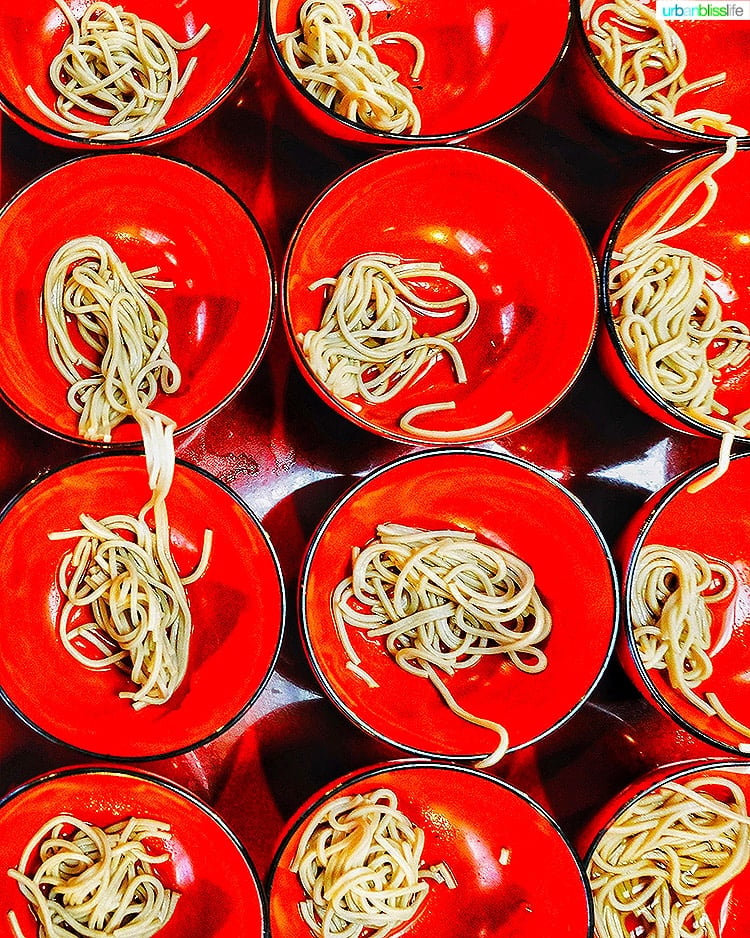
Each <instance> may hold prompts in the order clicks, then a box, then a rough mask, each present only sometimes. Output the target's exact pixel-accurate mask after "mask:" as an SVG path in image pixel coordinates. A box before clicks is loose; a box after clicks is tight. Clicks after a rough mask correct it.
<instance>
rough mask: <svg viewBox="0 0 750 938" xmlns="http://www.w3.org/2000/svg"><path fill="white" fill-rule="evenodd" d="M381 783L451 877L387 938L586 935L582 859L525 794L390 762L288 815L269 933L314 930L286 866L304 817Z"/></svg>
mask: <svg viewBox="0 0 750 938" xmlns="http://www.w3.org/2000/svg"><path fill="white" fill-rule="evenodd" d="M378 788H388V789H390V790H391V791H393V792H394V793H395V794H396V796H397V798H398V808H399V810H400V811H402V812H403V813H404V814H405V815H406V816H407V817H408V818H409V820H411V821H412V823H413V824H415V825H416V826H417V827H420V828H422V830H423V831H424V835H425V846H424V851H423V854H422V856H423V860H424V865H425V866H432V865H434V864H436V863H439V862H441V861H444V862H445V863H447V864H448V866H449V868H450V870H451V872H452V873H453V875H454V877H455V879H456V881H457V886H456V888H455V889H453V890H450V889H447V888H446V887H445V886H444V885H442V884H438V883H431V884H430V891H429V894H428V896H427V898H426V899H425V900H424V902H423V904H422V906H421V907H420V909H419V912H418V913H417V916H416V917H415V919H414V920H413V921H412V923H411V924H410V925H409V926H408V927H407V928H404V929H402V930H399V931H396V932H394V933H393V934H394V935H396V934H398V935H402V934H403V935H406V934H408V935H409V936H412V935H413V936H414V938H425V936H430V938H454V936H456V935H498V936H499V935H513V938H539V936H540V935H555V936H557V938H586V936H587V935H589V936H590V935H591V929H592V920H591V912H590V900H589V896H588V892H587V888H586V885H585V877H584V876H583V873H582V871H581V867H580V862H579V860H578V858H577V857H576V855H575V853H574V852H573V850H572V848H571V847H570V845H569V843H568V842H567V840H566V838H565V836H564V834H563V833H562V832H561V830H560V828H559V827H558V826H557V824H556V822H555V821H554V820H553V819H552V818H551V817H550V816H549V815H548V814H547V813H546V812H545V811H544V810H543V809H542V808H541V807H540V806H539V805H538V804H536V802H534V801H532V799H531V798H529V797H528V795H525V794H523V793H522V792H520V791H518V790H517V789H515V788H512V787H511V786H510V785H508V784H507V783H505V782H501V781H499V780H498V779H496V778H492V777H491V776H489V775H485V774H483V773H480V772H476V771H473V770H472V769H468V768H465V767H457V766H448V765H434V764H431V763H429V762H392V763H385V764H383V765H380V766H376V767H374V768H369V769H365V770H362V771H360V772H357V773H354V774H352V775H348V776H346V777H345V778H343V779H339V780H338V781H335V782H333V783H332V784H331V785H330V786H328V787H327V788H325V789H323V790H321V791H320V792H318V793H317V794H316V795H314V796H313V797H312V798H311V799H310V800H309V801H308V802H307V804H305V805H304V806H303V807H302V808H301V809H300V811H298V812H297V814H296V815H295V816H294V817H293V818H292V820H291V821H290V822H289V824H288V825H287V828H286V830H285V833H284V834H283V839H282V842H281V845H280V847H279V850H278V852H277V854H276V857H275V859H274V862H273V866H272V868H271V872H270V874H269V882H270V892H269V904H270V918H271V936H272V938H309V935H310V934H311V932H310V930H309V929H308V927H307V925H306V924H305V923H304V922H303V920H302V919H301V918H300V916H299V912H298V910H297V905H298V903H299V902H300V901H302V900H303V899H304V898H305V895H304V892H303V890H302V887H301V885H300V882H299V878H298V877H297V875H296V874H295V873H292V872H291V871H290V869H289V866H290V863H291V862H292V859H293V857H294V854H295V852H296V850H297V845H298V844H299V840H300V837H301V834H302V830H303V829H304V826H305V823H306V821H307V819H308V817H310V816H311V815H312V814H313V813H314V812H315V811H316V810H317V809H318V808H319V807H320V806H322V805H323V804H325V803H326V802H328V801H330V800H332V799H333V798H337V797H342V796H348V795H353V794H357V793H368V792H371V791H374V790H376V789H378ZM503 861H505V862H503ZM552 894H554V896H555V901H554V902H551V901H550V896H551V895H552Z"/></svg>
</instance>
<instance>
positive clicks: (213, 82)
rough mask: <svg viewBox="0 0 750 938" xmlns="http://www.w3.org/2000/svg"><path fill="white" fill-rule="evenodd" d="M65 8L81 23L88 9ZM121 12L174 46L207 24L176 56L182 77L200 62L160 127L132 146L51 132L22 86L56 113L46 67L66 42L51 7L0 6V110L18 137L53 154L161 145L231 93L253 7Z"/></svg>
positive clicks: (254, 29)
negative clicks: (19, 131)
mask: <svg viewBox="0 0 750 938" xmlns="http://www.w3.org/2000/svg"><path fill="white" fill-rule="evenodd" d="M65 2H67V3H68V5H69V6H70V7H71V8H72V9H73V10H74V12H75V14H76V15H77V18H79V19H80V16H81V14H82V13H83V11H84V10H85V9H86V8H87V7H88V6H89V3H87V2H78V3H73V2H72V0H65ZM112 5H113V6H116V5H117V4H116V3H113V4H112ZM122 6H123V7H124V9H125V10H126V11H127V12H128V13H134V14H136V15H137V16H140V17H141V18H143V19H146V20H149V21H151V22H152V23H155V24H156V25H158V26H161V28H162V29H164V30H166V31H167V32H168V33H169V34H170V35H171V36H172V37H173V38H174V39H176V40H179V41H185V40H186V39H188V38H189V37H192V36H195V35H196V33H198V31H199V30H200V29H202V28H203V25H204V24H205V23H208V25H209V27H210V28H209V31H208V33H207V34H206V35H205V36H204V37H203V39H201V41H200V42H199V43H198V44H197V45H196V46H195V47H194V48H193V49H190V50H186V51H183V52H178V53H177V60H178V63H179V68H180V73H182V72H183V70H184V68H185V66H186V64H187V63H188V62H189V61H190V59H191V58H193V57H196V58H197V60H198V61H197V64H196V66H195V70H194V71H193V74H192V75H191V76H190V78H189V80H188V82H187V84H186V85H185V90H184V91H183V93H182V94H181V95H180V96H179V97H177V98H176V99H175V100H174V102H173V104H172V106H171V108H170V109H169V111H168V112H167V114H166V115H165V120H166V123H165V125H164V126H163V127H161V128H160V129H159V130H156V131H154V132H153V133H150V134H146V135H143V136H138V137H134V138H132V139H131V140H124V141H111V140H110V141H104V140H85V139H81V138H80V137H75V136H73V135H72V134H71V133H70V132H68V131H67V130H65V129H63V128H61V127H59V126H58V125H56V124H55V123H54V122H53V121H51V120H50V119H49V118H48V117H47V116H45V114H44V113H43V112H42V111H40V110H39V109H38V108H37V107H36V106H35V104H34V103H33V102H32V100H31V99H30V98H29V96H28V94H27V93H26V88H27V87H28V86H30V87H32V88H33V89H34V90H35V91H36V92H37V94H38V95H39V97H40V98H41V100H42V101H43V102H44V103H45V104H46V105H47V106H48V107H51V108H54V102H55V97H56V92H55V89H54V88H53V86H52V84H51V82H50V78H49V67H50V63H51V62H52V60H53V59H54V57H55V56H56V55H57V54H58V52H60V50H61V49H62V47H63V44H64V42H65V41H66V40H67V39H68V37H69V36H70V35H71V31H70V26H69V25H68V22H67V20H66V19H65V17H64V15H63V12H62V11H61V10H60V8H59V6H58V5H57V4H56V3H55V0H30V2H29V3H25V4H23V6H19V5H17V4H3V6H2V9H0V37H2V42H0V108H1V109H2V110H3V111H4V112H5V113H6V114H7V115H8V116H9V117H11V118H12V119H13V120H14V121H16V123H18V124H20V125H21V127H23V128H24V130H27V131H28V132H29V133H31V134H33V135H34V136H36V137H39V138H40V139H41V140H44V141H45V142H47V143H53V144H56V145H57V146H66V147H80V148H85V149H92V150H96V149H98V150H103V149H107V150H111V149H118V148H123V147H132V146H133V145H134V144H137V145H138V146H149V145H151V144H154V143H163V142H164V141H166V140H170V139H171V138H173V137H176V136H178V135H179V134H182V133H184V132H185V131H186V130H189V129H190V128H191V127H194V126H195V125H196V124H197V123H199V122H200V121H201V120H203V118H204V117H207V116H208V115H209V114H210V113H211V112H212V111H213V110H214V109H215V108H216V107H218V105H219V104H221V102H222V101H223V100H224V99H225V98H226V97H227V96H228V95H229V94H230V93H231V92H232V91H233V90H234V89H235V88H236V87H237V85H238V84H239V82H240V80H241V78H242V76H243V75H244V74H245V72H246V71H247V68H248V66H249V64H250V58H251V56H252V54H253V52H254V50H255V47H256V45H257V42H258V37H259V35H260V28H261V13H260V3H259V0H255V2H251V0H248V2H231V3H225V4H222V6H221V7H217V6H216V4H215V3H212V2H211V0H170V2H166V3H165V2H164V0H127V2H126V3H124V4H122Z"/></svg>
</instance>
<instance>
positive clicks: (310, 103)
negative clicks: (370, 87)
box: [266, 0, 571, 147]
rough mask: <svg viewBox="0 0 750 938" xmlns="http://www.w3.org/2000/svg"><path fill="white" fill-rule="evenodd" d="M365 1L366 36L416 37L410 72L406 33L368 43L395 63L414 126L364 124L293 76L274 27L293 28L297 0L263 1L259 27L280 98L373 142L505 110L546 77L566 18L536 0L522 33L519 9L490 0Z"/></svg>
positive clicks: (338, 135)
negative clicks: (418, 51) (394, 130)
mask: <svg viewBox="0 0 750 938" xmlns="http://www.w3.org/2000/svg"><path fill="white" fill-rule="evenodd" d="M365 5H366V6H367V7H368V9H369V10H370V13H371V16H372V19H371V28H370V36H371V37H376V36H378V35H380V34H382V33H389V32H396V31H403V32H408V33H411V34H412V35H413V36H416V37H417V38H418V39H419V40H421V42H422V43H423V45H424V49H425V64H424V67H423V69H422V72H421V74H420V75H419V77H418V78H417V79H413V78H411V70H412V68H413V65H414V49H413V46H412V45H411V43H409V42H392V43H382V44H378V45H377V46H376V51H377V54H378V58H379V59H380V60H381V61H382V62H385V63H386V64H388V65H390V66H391V67H392V68H395V69H396V71H398V72H399V75H400V79H399V80H400V81H401V82H402V84H404V85H405V86H406V87H407V88H408V89H409V90H410V91H411V93H412V96H413V98H414V102H415V104H416V106H417V108H418V109H419V112H420V114H421V117H422V126H421V129H420V132H419V134H417V135H414V134H389V133H387V132H384V131H378V130H371V129H370V128H367V127H364V126H363V125H360V124H357V123H355V122H353V121H350V120H348V119H347V118H344V117H341V116H339V115H337V114H334V113H333V112H332V111H331V110H330V109H329V108H327V107H325V106H324V105H323V104H321V103H320V102H319V101H317V100H316V99H315V98H314V97H313V96H312V95H310V94H308V93H307V91H305V89H304V88H303V87H302V85H301V84H300V83H299V82H298V81H297V80H296V79H295V78H294V77H293V75H292V73H291V71H290V69H289V67H288V65H287V64H286V62H285V61H284V59H283V56H282V55H281V51H280V50H279V48H278V45H277V42H276V37H277V36H280V35H284V34H286V33H289V32H294V31H295V30H296V29H297V27H298V24H299V18H298V14H299V10H300V7H301V6H302V0H279V2H278V4H273V3H272V4H270V7H269V9H270V10H271V12H270V13H269V15H268V16H267V18H266V24H267V27H266V33H267V41H268V44H269V46H270V47H271V49H272V50H273V58H274V62H275V64H276V67H277V69H278V74H279V77H280V80H281V82H282V83H283V85H284V90H285V92H286V95H287V98H288V99H289V101H290V102H291V104H292V105H293V106H294V107H295V109H296V110H297V112H298V114H299V115H300V116H301V117H302V118H303V119H304V120H305V121H307V122H309V123H310V124H311V125H312V126H313V127H314V128H315V129H316V130H318V131H320V132H321V133H323V134H326V135H328V136H330V137H333V138H334V139H336V140H340V141H343V142H346V143H354V144H366V145H371V146H379V147H388V146H396V145H401V146H404V145H410V144H418V143H422V142H423V143H447V142H453V143H458V142H459V141H460V140H463V139H465V138H466V137H469V136H471V135H472V134H475V133H478V132H479V131H482V130H486V129H487V128H489V127H492V126H494V125H496V124H498V123H500V122H501V121H503V120H505V119H506V118H507V117H509V116H510V115H512V114H514V113H515V112H517V111H518V110H520V109H521V108H522V107H524V105H526V104H527V103H528V102H529V101H530V100H531V99H532V98H533V97H534V96H535V95H536V93H537V92H538V91H539V89H540V88H541V87H542V85H543V84H544V83H545V81H546V80H547V78H548V76H549V75H550V73H551V72H552V70H553V69H554V68H555V66H556V64H557V62H558V61H559V59H560V57H561V56H562V54H563V52H564V50H565V48H566V47H567V43H568V35H569V27H570V22H571V11H570V3H569V2H568V0H539V3H537V4H536V5H535V9H534V27H533V30H534V36H533V42H529V40H528V34H529V21H528V11H527V10H526V9H525V8H524V7H523V6H513V5H510V4H507V3H502V2H498V0H493V2H490V3H487V2H484V0H466V2H462V3H454V2H451V0H432V2H430V3H426V2H424V0H366V3H365ZM352 12H353V11H352ZM356 28H359V21H358V20H357V22H356Z"/></svg>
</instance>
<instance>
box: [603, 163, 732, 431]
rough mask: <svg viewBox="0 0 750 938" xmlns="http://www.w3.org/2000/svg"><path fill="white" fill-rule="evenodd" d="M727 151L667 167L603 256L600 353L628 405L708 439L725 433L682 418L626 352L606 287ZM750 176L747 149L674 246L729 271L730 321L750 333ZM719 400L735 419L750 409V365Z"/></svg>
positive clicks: (695, 200) (720, 175)
mask: <svg viewBox="0 0 750 938" xmlns="http://www.w3.org/2000/svg"><path fill="white" fill-rule="evenodd" d="M721 152H723V148H722V149H721V150H709V151H704V152H702V153H698V154H695V155H693V156H689V157H686V158H685V159H683V160H680V161H679V162H678V163H675V164H673V165H672V166H669V167H667V168H666V169H665V170H664V171H663V172H661V173H660V174H659V175H658V176H656V177H655V178H654V179H652V180H651V181H650V182H649V183H648V184H647V185H646V186H644V188H643V189H641V191H640V192H638V193H637V195H635V196H634V197H633V198H632V199H631V200H630V202H629V203H628V205H627V206H626V207H625V208H624V209H623V211H622V212H621V213H620V215H619V216H618V218H617V219H616V221H615V223H614V225H613V227H612V229H611V231H610V233H609V236H608V238H607V241H606V244H605V246H604V249H603V260H602V296H601V308H602V313H603V318H604V322H605V324H606V329H602V330H600V332H599V339H600V341H599V343H598V349H597V351H598V353H599V356H600V359H601V362H602V366H603V368H604V371H605V373H606V374H607V376H608V377H609V378H610V380H611V381H612V382H613V383H614V385H615V386H616V387H617V388H618V390H619V391H620V393H622V394H623V395H624V396H625V397H626V398H628V400H629V401H630V402H631V403H633V404H635V406H636V407H638V408H640V410H642V411H644V413H647V414H648V415H649V416H651V417H654V418H655V419H656V420H659V421H660V422H661V423H663V424H664V425H665V426H667V427H670V428H671V429H673V430H682V431H684V432H687V433H693V434H696V435H702V436H714V437H720V436H721V435H722V434H721V430H719V429H717V428H714V427H709V426H707V425H706V424H705V423H701V422H699V421H698V420H695V419H694V418H693V417H690V416H688V415H687V414H685V413H683V412H682V411H680V410H679V409H678V408H677V407H675V406H674V405H673V404H671V403H669V402H668V401H665V400H664V398H663V397H662V396H661V395H660V394H658V393H657V392H656V391H655V390H654V389H653V388H652V387H651V386H650V385H649V384H648V383H647V382H646V381H645V380H644V379H643V378H642V377H641V375H640V373H639V372H638V369H637V368H636V366H635V364H634V362H633V360H632V359H631V358H630V356H629V355H628V353H627V352H626V351H625V349H624V347H623V345H622V342H621V341H620V338H619V336H618V334H617V329H616V327H615V323H614V315H616V310H613V308H612V303H611V302H610V299H609V292H608V290H607V287H606V284H607V283H608V281H609V275H610V269H611V266H612V254H613V252H614V251H617V250H618V248H619V247H620V245H623V244H627V243H629V242H630V241H632V240H633V239H634V238H636V237H638V236H639V235H640V234H643V233H644V232H645V231H647V230H648V229H649V228H650V227H651V225H652V224H654V223H655V222H656V220H657V218H658V217H659V215H660V214H661V213H662V211H663V209H664V207H665V206H666V205H668V204H669V203H670V202H671V201H672V200H673V199H674V198H675V197H676V196H677V194H678V193H679V192H680V191H681V190H682V189H683V188H684V187H685V186H686V185H687V184H688V183H689V182H690V181H691V180H692V179H693V178H694V177H695V176H696V175H697V174H698V173H699V172H700V171H701V170H702V169H703V168H705V167H706V166H708V165H710V164H711V163H712V162H713V161H714V160H715V159H716V157H717V155H718V154H719V153H721ZM748 173H750V150H748V149H740V150H738V151H737V154H736V155H735V157H734V159H733V160H731V162H729V163H728V164H726V165H725V166H723V167H721V168H720V169H719V170H718V171H717V172H716V176H715V179H716V182H717V184H718V196H717V199H716V202H715V203H714V205H713V207H712V209H711V211H710V212H709V213H708V215H707V216H706V219H705V220H704V221H703V222H701V223H700V224H697V225H694V226H693V227H692V228H690V229H688V230H687V231H685V232H683V233H682V234H680V235H679V236H677V237H675V238H669V239H668V243H669V244H670V245H674V246H675V247H679V248H684V249H686V250H688V251H692V252H693V253H695V254H697V255H698V256H699V257H702V258H704V259H706V260H708V261H711V262H712V263H714V264H717V265H718V266H719V267H721V269H722V270H723V271H724V277H723V278H722V279H723V283H724V284H725V286H726V289H727V290H732V291H733V292H734V293H735V294H736V299H735V300H734V301H733V302H731V303H727V304H726V305H725V318H731V319H736V320H739V321H740V322H743V323H745V324H746V325H750V238H748V234H747V232H748V220H749V219H750V192H748V188H747V185H746V179H747V175H748ZM701 202H702V194H701V190H699V191H698V192H697V193H694V194H693V196H692V197H691V198H690V199H689V200H688V201H687V202H686V203H685V205H684V206H683V207H682V208H681V209H680V210H679V211H678V213H677V215H676V216H675V223H679V222H680V221H682V220H684V219H686V218H687V217H689V215H690V214H692V212H693V211H694V210H695V209H696V208H697V207H699V206H700V204H701ZM716 398H717V400H719V401H722V402H723V403H724V404H726V405H727V407H728V408H729V410H730V413H740V412H742V411H743V410H745V409H746V408H748V407H750V361H748V362H745V363H744V364H743V365H742V366H740V367H739V368H738V369H736V370H733V371H732V374H731V377H730V376H726V377H725V379H724V380H723V381H722V382H721V383H720V384H719V386H718V389H717V393H716Z"/></svg>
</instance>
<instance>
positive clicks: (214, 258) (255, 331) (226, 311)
mask: <svg viewBox="0 0 750 938" xmlns="http://www.w3.org/2000/svg"><path fill="white" fill-rule="evenodd" d="M90 234H95V235H98V236H99V237H102V238H104V239H105V240H106V241H108V242H109V243H110V244H111V245H112V247H113V248H114V249H115V251H116V252H117V253H118V255H119V256H120V257H121V259H122V260H123V261H125V263H126V264H127V265H128V266H129V268H130V269H131V270H138V269H139V268H145V267H150V266H157V265H158V268H159V275H160V276H161V277H163V278H164V279H167V280H172V281H173V282H174V284H175V286H174V288H173V289H163V290H159V291H158V301H159V303H160V305H161V306H162V308H163V309H164V312H165V314H166V316H167V320H168V322H169V326H170V329H169V343H170V348H171V351H172V357H173V359H174V361H175V362H176V363H177V365H178V367H179V368H180V370H181V372H182V383H181V385H180V388H179V390H178V391H177V392H176V393H174V394H162V393H160V394H159V395H158V396H157V398H156V400H155V402H154V405H153V406H154V407H155V408H156V409H158V410H159V411H160V412H161V413H163V414H166V415H167V416H168V417H171V418H172V419H173V420H174V421H175V422H176V424H177V430H176V432H177V433H180V432H184V431H187V430H190V429H192V428H193V427H195V426H196V425H197V424H199V423H200V422H201V421H203V420H205V419H206V418H207V417H209V416H211V415H212V414H214V413H215V412H216V411H217V410H219V409H220V408H221V407H223V406H224V404H226V403H227V402H228V401H229V400H231V398H232V397H233V396H234V395H235V394H236V393H237V392H238V391H239V390H240V389H241V388H242V386H243V385H244V384H245V383H246V382H247V381H248V380H249V378H250V376H251V375H252V373H253V372H254V370H255V368H256V367H257V365H258V363H259V361H260V359H261V356H262V354H263V352H264V350H265V348H266V345H267V344H268V339H269V336H270V331H271V323H272V314H273V302H274V291H275V287H274V281H273V276H272V272H271V266H270V258H269V254H268V250H267V247H266V243H265V239H264V237H263V234H262V232H261V230H260V228H259V227H258V225H257V223H256V221H255V219H254V218H253V217H252V215H251V214H250V213H249V212H248V210H247V209H246V208H245V207H244V206H243V205H242V203H240V202H239V200H238V199H237V198H236V197H235V196H234V195H233V194H232V193H231V192H230V191H229V190H228V189H226V188H225V187H224V186H223V185H222V184H221V183H220V182H218V181H217V180H216V179H214V178H212V177H211V176H209V175H207V174H206V173H204V172H203V171H202V170H198V169H195V168H194V167H192V166H189V165H188V164H186V163H182V162H178V161H176V160H173V159H166V158H164V157H161V156H149V155H145V154H139V153H128V154H112V155H108V156H98V157H86V158H79V159H77V160H73V161H71V162H69V163H65V164H64V165H62V166H60V167H58V168H57V169H53V170H51V171H50V172H48V173H46V174H45V175H43V176H40V177H39V178H38V179H36V180H34V181H33V182H31V183H30V184H29V185H28V186H26V187H25V188H24V189H21V191H20V192H18V193H17V194H16V196H15V197H14V198H13V199H11V201H10V202H9V203H8V204H7V205H6V206H5V208H4V209H3V210H2V212H0V305H1V306H2V309H3V319H4V328H3V330H2V336H1V337H0V394H2V396H3V398H4V399H5V401H6V403H8V404H9V405H10V406H11V407H12V408H13V409H14V410H15V411H17V413H19V414H20V415H21V416H22V417H25V418H26V419H27V420H30V421H31V423H33V424H34V425H35V426H37V427H40V428H41V429H43V430H47V431H48V432H50V433H53V434H55V435H56V436H60V437H64V438H66V439H70V440H74V441H76V442H83V441H82V439H81V437H80V436H79V434H78V415H77V414H75V413H74V411H73V410H72V409H71V408H70V407H69V406H68V403H67V399H66V395H67V392H68V383H67V381H66V380H65V378H63V377H62V375H61V374H60V373H59V372H58V371H57V369H56V368H55V366H54V365H53V363H52V360H51V358H50V356H49V352H48V350H47V330H46V327H45V323H44V318H43V314H42V309H41V302H40V297H41V295H42V288H43V284H44V276H45V273H46V270H47V266H48V264H49V262H50V260H51V258H52V256H53V254H54V253H55V252H56V251H57V250H58V248H60V247H61V246H62V245H63V244H64V243H65V242H66V241H68V240H70V239H72V238H77V237H82V236H84V235H90ZM112 438H113V439H112V442H113V444H114V445H122V444H124V443H128V444H130V443H138V444H140V442H141V432H140V429H139V427H138V425H137V424H136V423H135V421H133V420H126V421H125V422H124V423H122V424H120V426H119V427H117V428H116V429H115V430H114V432H113V434H112Z"/></svg>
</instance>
